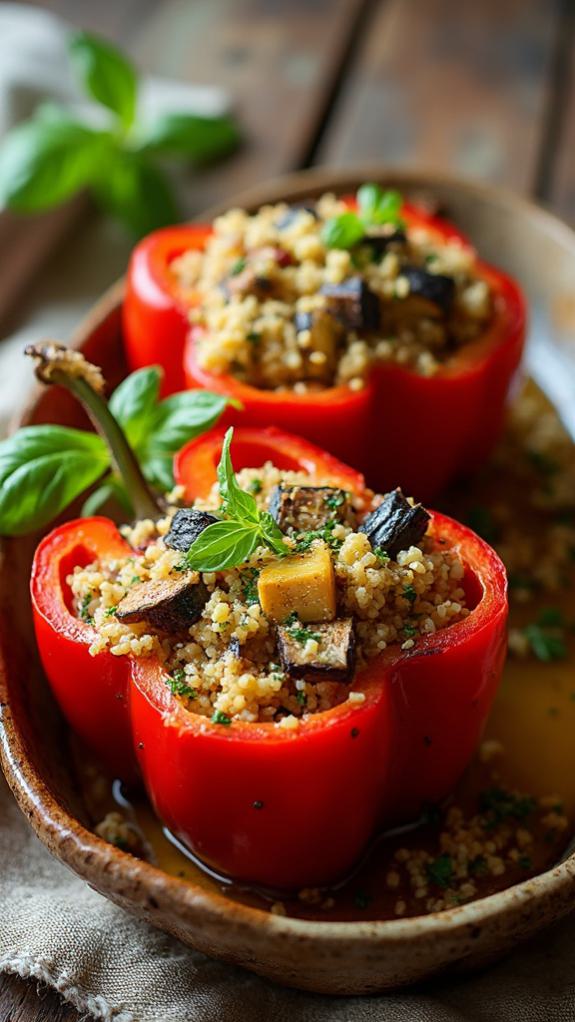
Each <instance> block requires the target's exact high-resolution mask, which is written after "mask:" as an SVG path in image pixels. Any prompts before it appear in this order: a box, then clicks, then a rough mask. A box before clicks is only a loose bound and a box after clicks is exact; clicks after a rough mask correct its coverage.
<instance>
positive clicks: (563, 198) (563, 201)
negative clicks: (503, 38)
mask: <svg viewBox="0 0 575 1022" xmlns="http://www.w3.org/2000/svg"><path fill="white" fill-rule="evenodd" d="M554 77H555V89H556V92H555V101H554V105H553V108H552V109H551V110H550V115H551V125H550V129H549V133H548V134H549V146H550V147H551V148H552V152H551V154H550V160H549V165H548V166H547V167H545V166H544V165H543V166H542V175H541V182H540V190H539V194H540V197H541V198H542V199H543V200H544V201H545V202H547V203H548V204H549V205H550V206H551V207H552V209H554V210H555V212H557V213H559V215H560V216H563V217H565V218H566V219H567V220H568V221H570V222H571V223H572V224H573V226H574V227H575V5H574V4H573V3H572V0H566V2H565V4H564V15H563V24H562V29H561V39H560V45H559V47H558V53H557V66H556V69H555V76H554Z"/></svg>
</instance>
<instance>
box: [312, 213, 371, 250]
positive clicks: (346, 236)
mask: <svg viewBox="0 0 575 1022" xmlns="http://www.w3.org/2000/svg"><path fill="white" fill-rule="evenodd" d="M364 234H365V228H364V225H363V224H362V222H361V220H360V219H359V217H358V216H357V214H356V213H352V212H351V211H350V212H348V213H342V214H341V216H336V217H333V218H332V219H331V220H326V222H325V224H324V225H323V228H322V232H321V237H322V241H323V243H324V245H325V246H326V248H353V246H354V245H357V243H358V242H359V241H361V239H362V238H363V236H364Z"/></svg>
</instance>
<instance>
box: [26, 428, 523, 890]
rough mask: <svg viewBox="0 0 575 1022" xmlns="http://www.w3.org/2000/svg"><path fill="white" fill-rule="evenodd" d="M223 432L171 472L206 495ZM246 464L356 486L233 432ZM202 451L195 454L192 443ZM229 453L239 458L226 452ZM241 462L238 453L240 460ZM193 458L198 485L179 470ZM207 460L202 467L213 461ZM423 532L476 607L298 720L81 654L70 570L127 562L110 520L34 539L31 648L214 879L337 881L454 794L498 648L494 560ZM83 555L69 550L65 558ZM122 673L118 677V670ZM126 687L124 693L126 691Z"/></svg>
mask: <svg viewBox="0 0 575 1022" xmlns="http://www.w3.org/2000/svg"><path fill="white" fill-rule="evenodd" d="M221 442H222V431H221V430H218V431H217V437H216V440H215V439H214V435H213V434H208V435H207V436H206V437H205V438H201V439H200V440H196V441H193V442H192V444H190V445H188V447H187V448H186V449H185V450H184V452H182V454H181V455H180V457H179V459H178V466H179V467H178V478H179V482H180V483H182V484H183V485H184V486H186V487H187V488H188V491H189V492H197V493H198V495H202V496H205V495H206V494H207V493H209V491H210V489H211V486H212V485H213V482H214V481H215V461H214V446H215V447H216V449H217V450H218V453H219V449H220V448H221ZM234 443H235V451H237V454H238V456H239V460H238V464H237V466H236V467H241V462H242V461H243V460H244V459H245V458H248V457H249V458H250V459H251V460H252V461H253V463H254V464H256V465H257V464H262V463H264V462H265V461H266V460H272V461H273V462H275V463H280V464H283V465H285V464H286V462H287V464H288V465H289V467H295V466H297V465H298V464H299V466H300V467H301V468H302V469H304V470H305V469H306V466H308V465H309V464H310V459H311V458H313V459H314V463H315V465H316V470H317V472H318V473H319V474H320V475H321V476H324V477H326V476H329V474H330V470H335V472H336V475H335V479H334V481H337V482H338V484H340V485H341V484H342V482H343V480H344V479H346V478H347V480H348V481H350V480H355V484H356V485H357V486H358V492H360V493H361V492H362V490H363V481H362V479H361V476H358V474H357V473H355V472H354V471H353V470H351V469H347V468H346V466H343V465H339V466H338V465H337V463H335V466H334V460H333V459H332V458H331V456H329V455H324V461H323V462H322V458H321V451H318V450H317V448H314V447H313V446H310V445H308V444H306V442H305V441H301V440H300V439H299V438H297V437H290V436H289V435H281V434H278V433H277V432H275V431H272V430H270V431H268V433H267V434H266V435H264V437H263V438H262V445H261V448H259V449H258V447H257V435H256V434H255V433H254V432H253V431H251V430H246V431H243V430H242V429H238V430H237V431H236V437H235V441H234ZM202 445H204V446H205V451H202V450H201V448H202ZM234 460H235V461H236V460H237V459H236V457H234ZM244 463H245V464H247V462H244ZM202 465H203V466H204V470H203V474H202V476H201V479H200V482H199V483H198V482H197V480H196V476H195V474H194V476H193V477H192V476H191V475H188V471H189V472H190V473H191V472H192V471H194V473H195V469H196V468H197V467H198V466H202ZM210 466H212V467H211V468H210ZM431 533H432V535H434V536H436V537H437V539H438V541H439V540H442V541H445V542H446V544H447V547H448V548H449V549H456V550H457V551H458V552H459V554H460V556H461V558H462V560H463V561H464V564H465V566H466V576H465V580H464V585H465V588H466V593H467V597H468V603H469V605H470V607H471V608H472V612H471V613H470V615H469V616H468V617H467V618H465V619H464V620H462V621H460V622H458V623H456V624H454V625H451V626H450V627H448V628H446V629H445V630H443V631H439V632H437V633H436V634H435V635H429V636H426V637H419V638H418V639H417V643H416V646H415V647H414V648H413V649H410V650H398V649H397V647H395V648H392V647H390V648H388V649H387V650H386V651H385V652H384V653H383V654H382V655H381V656H379V657H377V658H375V659H373V660H371V661H370V662H369V663H368V665H367V666H366V667H365V668H364V669H362V670H361V671H359V672H358V673H357V675H356V677H355V679H354V681H353V684H352V689H353V691H355V692H362V693H364V695H365V701H364V702H363V703H350V702H349V701H347V702H345V703H343V704H341V705H340V706H337V707H334V708H333V709H331V710H328V711H326V712H323V713H319V714H315V715H310V717H309V718H308V719H307V720H301V721H300V723H299V725H298V727H297V728H296V729H294V730H290V729H284V728H279V727H276V726H274V725H273V724H267V723H266V724H253V723H249V722H241V721H237V720H235V721H233V722H232V724H230V725H229V726H225V725H222V724H214V723H212V722H211V721H210V720H209V719H208V718H206V717H202V716H199V715H196V714H193V713H190V712H189V711H187V710H186V709H184V708H183V706H182V705H181V704H180V703H179V702H178V701H177V700H176V699H175V698H174V697H173V695H172V694H171V692H170V690H169V688H168V686H167V684H166V681H165V673H164V670H163V668H162V666H161V664H160V663H159V662H158V661H157V660H156V659H155V658H139V659H138V658H135V657H134V658H127V657H117V658H114V657H113V656H111V654H109V653H100V654H98V655H97V656H96V657H93V658H90V656H89V653H88V647H89V645H90V643H91V641H92V640H93V639H94V637H95V635H94V630H93V628H92V627H91V626H90V625H89V624H87V623H84V622H82V621H81V620H79V619H78V618H77V617H75V616H74V615H73V614H72V612H71V595H70V590H69V587H68V585H67V583H66V577H67V575H68V574H69V573H70V572H71V570H72V569H73V566H74V564H75V563H81V564H86V563H88V561H89V560H93V559H95V558H96V557H101V558H104V559H105V558H109V557H114V556H122V554H124V553H125V552H126V545H125V543H124V541H123V540H122V539H121V538H120V536H119V534H118V533H117V531H116V529H115V527H114V526H113V525H112V523H111V522H107V521H106V520H105V519H100V518H98V519H84V520H80V521H76V522H70V523H68V524H67V525H64V526H61V527H60V529H57V530H55V532H53V533H51V534H50V536H49V537H47V539H46V540H44V542H43V543H42V544H41V545H40V547H39V548H38V551H37V554H36V558H35V566H34V575H33V583H32V597H33V606H34V618H35V623H36V632H37V637H38V644H39V648H40V653H41V656H42V660H43V663H44V665H45V668H46V672H47V674H48V677H49V679H50V682H51V684H52V687H53V690H54V693H55V695H56V698H57V699H58V701H59V702H60V705H61V707H62V710H63V712H64V714H65V715H66V716H67V718H68V720H69V721H70V723H71V725H72V726H73V727H75V728H77V730H78V731H79V733H80V734H81V735H82V737H83V738H84V739H85V740H86V741H87V742H88V743H89V744H90V745H91V746H92V747H93V748H95V749H96V750H97V751H99V752H100V753H103V754H104V755H105V757H106V759H107V761H108V762H111V761H112V760H113V758H114V756H113V755H112V753H114V751H115V752H116V753H118V754H119V751H120V750H119V749H116V750H114V749H111V747H110V746H111V745H112V744H114V745H116V743H118V744H120V745H121V746H122V748H124V750H126V749H127V747H128V746H130V748H131V749H132V748H133V750H134V751H135V754H136V756H137V759H138V762H139V767H140V770H141V774H142V777H143V780H144V783H145V785H146V788H147V791H148V794H149V796H150V799H151V801H152V804H153V805H154V807H155V809H156V811H157V813H158V815H159V816H160V818H161V819H162V820H163V821H164V822H165V823H166V825H167V826H168V827H169V828H170V830H171V831H172V832H173V833H174V834H175V835H177V836H178V837H179V838H180V839H181V840H182V841H183V842H184V843H185V844H186V845H187V846H188V847H189V848H190V849H191V850H192V851H193V852H194V854H196V855H197V856H198V857H199V858H200V859H201V860H202V861H203V862H205V863H207V864H208V865H209V866H210V867H211V868H212V869H215V870H216V871H218V872H219V873H221V874H224V875H226V876H230V877H233V878H235V879H239V880H242V881H246V882H251V883H255V884H258V885H261V886H264V887H267V888H271V889H282V890H283V889H285V890H295V889H298V888H300V887H303V886H316V885H325V884H329V883H331V882H333V881H335V880H337V879H339V878H341V877H342V876H344V875H345V874H346V873H347V872H348V871H349V870H350V869H351V868H352V866H353V864H354V863H355V862H356V860H357V859H358V857H359V856H360V855H361V853H362V851H363V850H364V849H365V847H366V845H367V844H368V842H369V840H370V838H371V837H372V836H373V835H374V833H375V832H376V831H378V830H380V829H381V828H384V827H387V826H389V825H390V824H392V823H395V822H398V821H400V820H406V819H414V818H416V817H417V815H418V814H419V813H420V812H421V811H422V809H423V808H424V807H425V806H426V805H427V804H428V803H429V802H437V801H438V800H440V799H442V798H443V797H444V796H445V795H447V793H448V792H449V791H450V790H451V789H452V788H453V786H454V784H455V783H456V781H457V779H458V777H459V776H460V775H461V773H462V771H463V770H464V769H465V767H466V766H467V764H468V763H469V761H470V759H471V757H472V755H473V752H474V750H475V748H476V746H477V743H478V741H479V738H480V735H481V732H482V729H483V726H484V724H485V721H486V718H487V715H488V712H489V708H490V706H491V702H492V700H493V697H494V694H495V691H496V688H497V685H498V682H499V678H500V675H501V670H502V667H503V660H504V656H505V647H506V618H507V601H506V578H505V570H504V568H503V565H502V564H501V562H500V560H499V558H498V557H497V555H496V554H495V553H494V552H493V551H492V550H491V549H490V547H488V546H487V544H486V543H485V542H484V541H483V540H481V539H479V537H477V536H476V535H475V534H474V533H472V532H471V531H470V530H469V529H467V528H466V527H464V526H462V525H459V524H458V523H456V522H454V521H452V520H451V519H449V518H446V517H445V516H443V515H438V514H434V515H433V518H432V524H431ZM78 555H79V557H80V560H79V561H78V560H76V558H77V557H78ZM127 675H128V681H127V684H126V677H127ZM126 691H127V692H128V694H129V696H128V699H127V701H126V700H125V695H126Z"/></svg>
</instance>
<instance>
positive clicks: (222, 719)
mask: <svg viewBox="0 0 575 1022" xmlns="http://www.w3.org/2000/svg"><path fill="white" fill-rule="evenodd" d="M211 719H212V724H223V725H224V726H225V727H228V726H229V725H230V724H231V722H232V718H231V717H228V715H227V713H222V711H221V710H216V711H215V712H214V713H213V714H212V718H211Z"/></svg>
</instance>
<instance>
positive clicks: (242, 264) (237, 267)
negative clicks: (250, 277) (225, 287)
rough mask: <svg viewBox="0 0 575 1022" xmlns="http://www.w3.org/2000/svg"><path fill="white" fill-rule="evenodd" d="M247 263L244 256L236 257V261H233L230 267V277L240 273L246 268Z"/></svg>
mask: <svg viewBox="0 0 575 1022" xmlns="http://www.w3.org/2000/svg"><path fill="white" fill-rule="evenodd" d="M246 265H247V263H246V260H245V259H244V258H243V257H242V258H241V259H236V261H235V263H233V264H232V266H231V267H230V277H237V275H238V273H241V272H242V270H245V268H246Z"/></svg>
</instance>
